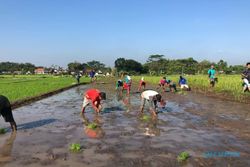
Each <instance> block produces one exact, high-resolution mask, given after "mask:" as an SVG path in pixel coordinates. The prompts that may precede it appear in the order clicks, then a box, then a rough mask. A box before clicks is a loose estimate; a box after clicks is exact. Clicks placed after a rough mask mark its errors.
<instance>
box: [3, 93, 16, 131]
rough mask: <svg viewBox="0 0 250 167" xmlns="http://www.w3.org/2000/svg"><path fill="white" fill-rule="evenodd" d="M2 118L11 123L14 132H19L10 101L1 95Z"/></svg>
mask: <svg viewBox="0 0 250 167" xmlns="http://www.w3.org/2000/svg"><path fill="white" fill-rule="evenodd" d="M0 116H3V118H4V120H5V122H9V123H10V126H11V129H12V131H16V130H17V126H16V122H15V120H14V118H13V114H12V109H11V105H10V101H9V99H8V98H7V97H5V96H3V95H0Z"/></svg>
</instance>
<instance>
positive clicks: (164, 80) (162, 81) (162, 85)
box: [157, 77, 167, 91]
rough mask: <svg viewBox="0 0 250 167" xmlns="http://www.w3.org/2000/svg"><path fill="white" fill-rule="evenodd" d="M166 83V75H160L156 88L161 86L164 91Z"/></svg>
mask: <svg viewBox="0 0 250 167" xmlns="http://www.w3.org/2000/svg"><path fill="white" fill-rule="evenodd" d="M166 83H167V81H166V77H162V79H161V80H160V81H159V84H158V85H159V87H158V88H157V89H159V88H162V89H163V91H165V84H166Z"/></svg>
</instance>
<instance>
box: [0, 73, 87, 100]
mask: <svg viewBox="0 0 250 167" xmlns="http://www.w3.org/2000/svg"><path fill="white" fill-rule="evenodd" d="M89 81H90V79H89V78H85V77H81V82H89ZM75 83H76V79H75V78H74V77H72V76H51V75H16V76H15V77H13V76H12V75H0V94H1V95H4V96H6V97H8V98H9V100H10V101H11V102H13V101H16V100H21V99H24V98H27V97H33V96H37V95H40V94H43V93H47V92H50V91H53V90H57V89H60V88H64V87H67V86H70V85H73V84H75Z"/></svg>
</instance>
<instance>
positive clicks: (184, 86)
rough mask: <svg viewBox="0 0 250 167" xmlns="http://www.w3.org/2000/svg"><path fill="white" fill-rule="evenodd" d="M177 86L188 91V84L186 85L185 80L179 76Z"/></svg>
mask: <svg viewBox="0 0 250 167" xmlns="http://www.w3.org/2000/svg"><path fill="white" fill-rule="evenodd" d="M179 86H180V87H181V89H184V88H186V89H187V90H190V88H189V86H188V84H187V80H186V78H184V77H182V76H180V79H179Z"/></svg>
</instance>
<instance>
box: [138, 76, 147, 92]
mask: <svg viewBox="0 0 250 167" xmlns="http://www.w3.org/2000/svg"><path fill="white" fill-rule="evenodd" d="M142 87H143V88H142ZM141 88H142V89H143V90H145V88H146V82H145V81H144V77H142V78H141V80H140V84H139V88H138V92H140V91H141Z"/></svg>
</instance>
